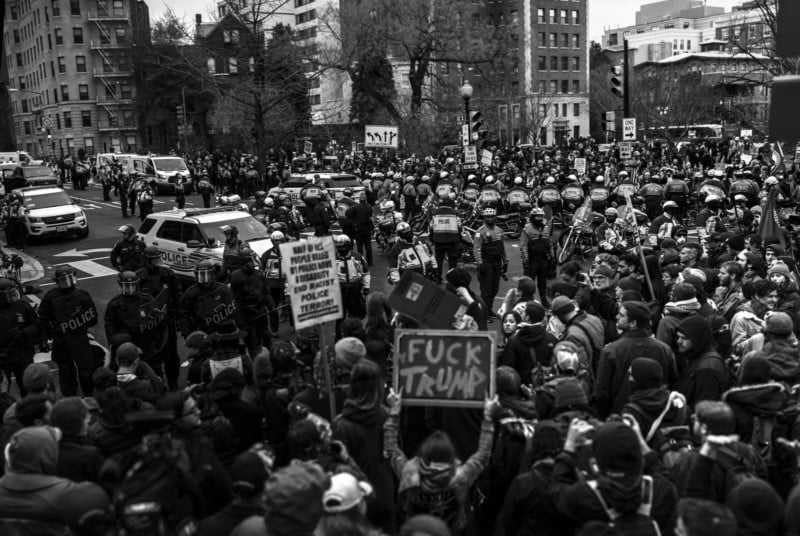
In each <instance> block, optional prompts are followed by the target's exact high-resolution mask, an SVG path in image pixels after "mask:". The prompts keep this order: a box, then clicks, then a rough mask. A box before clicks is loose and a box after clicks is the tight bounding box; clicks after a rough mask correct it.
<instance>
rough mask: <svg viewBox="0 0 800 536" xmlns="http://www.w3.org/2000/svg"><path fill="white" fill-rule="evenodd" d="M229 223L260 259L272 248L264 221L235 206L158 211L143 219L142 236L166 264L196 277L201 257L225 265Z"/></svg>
mask: <svg viewBox="0 0 800 536" xmlns="http://www.w3.org/2000/svg"><path fill="white" fill-rule="evenodd" d="M226 225H234V226H236V228H237V229H238V230H239V239H240V240H242V241H244V242H247V244H248V245H249V246H250V249H252V250H253V251H254V252H255V253H256V254H257V255H258V256H259V258H260V257H261V255H263V254H264V252H266V251H267V250H269V249H270V248H271V247H272V241H271V240H270V239H269V232H268V230H267V228H266V227H265V226H264V224H262V223H261V222H259V221H258V220H257V219H255V218H254V217H253V216H251V215H250V214H249V213H247V212H242V211H240V210H236V208H235V207H216V208H206V209H191V210H190V209H186V210H177V209H175V210H167V211H164V212H155V213H152V214H149V215H148V216H147V217H146V218H145V220H144V221H143V222H142V225H141V226H140V227H139V233H138V235H139V238H141V239H142V240H143V241H144V243H145V245H146V246H155V247H157V248H158V249H159V251H161V259H162V261H163V263H164V266H166V267H167V268H169V269H171V270H172V271H174V272H175V274H176V275H178V276H180V277H182V278H186V279H194V266H195V265H196V264H197V263H198V262H200V261H201V260H203V259H210V260H212V261H213V262H215V263H218V264H219V265H222V252H223V251H224V249H225V234H224V233H223V231H222V227H224V226H226Z"/></svg>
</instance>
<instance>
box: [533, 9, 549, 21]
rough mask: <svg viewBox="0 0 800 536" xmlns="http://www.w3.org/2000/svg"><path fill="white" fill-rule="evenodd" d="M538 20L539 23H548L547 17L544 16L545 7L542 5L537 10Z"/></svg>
mask: <svg viewBox="0 0 800 536" xmlns="http://www.w3.org/2000/svg"><path fill="white" fill-rule="evenodd" d="M536 22H538V23H539V24H545V23H547V19H545V18H544V9H543V8H541V7H540V8H539V9H537V10H536Z"/></svg>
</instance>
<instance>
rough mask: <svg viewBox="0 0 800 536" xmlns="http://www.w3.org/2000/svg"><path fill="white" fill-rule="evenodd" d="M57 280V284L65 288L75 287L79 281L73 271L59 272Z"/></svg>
mask: <svg viewBox="0 0 800 536" xmlns="http://www.w3.org/2000/svg"><path fill="white" fill-rule="evenodd" d="M55 280H56V286H57V287H58V288H63V289H68V288H73V287H74V286H75V283H76V282H77V281H76V279H75V274H74V273H73V272H67V273H63V274H59V275H57V276H56V278H55Z"/></svg>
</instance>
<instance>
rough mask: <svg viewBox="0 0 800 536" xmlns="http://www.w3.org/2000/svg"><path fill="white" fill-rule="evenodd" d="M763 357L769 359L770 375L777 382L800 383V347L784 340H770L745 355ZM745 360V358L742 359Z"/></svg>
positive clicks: (747, 357) (747, 356)
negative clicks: (758, 348)
mask: <svg viewBox="0 0 800 536" xmlns="http://www.w3.org/2000/svg"><path fill="white" fill-rule="evenodd" d="M756 356H758V357H763V358H764V359H766V360H767V361H769V369H770V377H771V378H772V379H773V380H774V381H776V382H783V383H786V384H788V385H795V384H797V383H800V349H798V348H797V347H796V346H793V345H792V344H790V343H788V342H784V341H779V340H775V341H769V342H767V343H765V344H764V346H762V347H761V349H760V350H757V351H753V352H750V353H748V354H747V355H745V356H744V359H749V358H751V357H756ZM742 361H744V360H742Z"/></svg>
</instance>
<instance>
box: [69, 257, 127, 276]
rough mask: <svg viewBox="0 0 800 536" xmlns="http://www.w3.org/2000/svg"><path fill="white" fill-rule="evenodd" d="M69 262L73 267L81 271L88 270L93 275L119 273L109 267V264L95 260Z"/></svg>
mask: <svg viewBox="0 0 800 536" xmlns="http://www.w3.org/2000/svg"><path fill="white" fill-rule="evenodd" d="M67 264H69V265H70V266H72V267H73V268H77V269H78V270H80V271H81V272H86V273H87V274H89V275H90V276H92V277H106V276H109V275H117V273H118V272H117V271H116V270H114V269H113V268H109V267H108V266H103V265H102V264H100V263H99V262H94V261H87V260H80V261H70V262H68V263H67Z"/></svg>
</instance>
